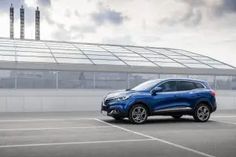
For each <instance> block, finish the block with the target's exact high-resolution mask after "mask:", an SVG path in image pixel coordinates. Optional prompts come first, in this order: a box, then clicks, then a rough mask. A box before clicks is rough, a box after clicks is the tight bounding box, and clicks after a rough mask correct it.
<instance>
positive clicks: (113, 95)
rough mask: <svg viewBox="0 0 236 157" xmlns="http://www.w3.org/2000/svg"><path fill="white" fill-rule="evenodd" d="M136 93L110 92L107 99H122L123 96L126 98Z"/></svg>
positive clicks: (125, 91) (130, 91) (124, 91)
mask: <svg viewBox="0 0 236 157" xmlns="http://www.w3.org/2000/svg"><path fill="white" fill-rule="evenodd" d="M133 93H135V91H132V90H129V91H127V90H125V89H124V90H116V91H113V92H110V93H108V94H107V95H106V97H105V99H112V98H117V97H122V96H126V95H130V94H133Z"/></svg>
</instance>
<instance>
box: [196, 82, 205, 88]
mask: <svg viewBox="0 0 236 157" xmlns="http://www.w3.org/2000/svg"><path fill="white" fill-rule="evenodd" d="M195 86H196V88H204V86H203V85H202V84H201V83H195Z"/></svg>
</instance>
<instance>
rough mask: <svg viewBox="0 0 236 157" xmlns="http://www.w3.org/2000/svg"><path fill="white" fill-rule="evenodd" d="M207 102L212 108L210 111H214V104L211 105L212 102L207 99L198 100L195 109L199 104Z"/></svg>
mask: <svg viewBox="0 0 236 157" xmlns="http://www.w3.org/2000/svg"><path fill="white" fill-rule="evenodd" d="M202 103H204V104H206V105H207V106H208V107H209V108H210V111H211V112H212V110H213V108H212V105H211V102H210V101H209V100H207V99H201V100H199V101H197V102H196V105H195V107H194V110H195V109H196V107H197V106H198V105H199V104H202Z"/></svg>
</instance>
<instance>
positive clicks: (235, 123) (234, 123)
mask: <svg viewBox="0 0 236 157" xmlns="http://www.w3.org/2000/svg"><path fill="white" fill-rule="evenodd" d="M216 122H220V123H225V124H233V125H236V122H227V121H222V120H220V121H219V120H216Z"/></svg>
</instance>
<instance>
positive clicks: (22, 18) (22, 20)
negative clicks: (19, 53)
mask: <svg viewBox="0 0 236 157" xmlns="http://www.w3.org/2000/svg"><path fill="white" fill-rule="evenodd" d="M20 38H21V39H24V38H25V9H24V7H23V5H22V6H21V8H20Z"/></svg>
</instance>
